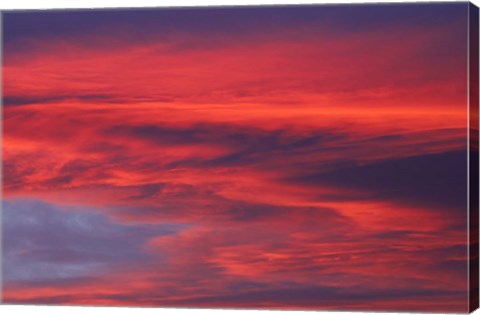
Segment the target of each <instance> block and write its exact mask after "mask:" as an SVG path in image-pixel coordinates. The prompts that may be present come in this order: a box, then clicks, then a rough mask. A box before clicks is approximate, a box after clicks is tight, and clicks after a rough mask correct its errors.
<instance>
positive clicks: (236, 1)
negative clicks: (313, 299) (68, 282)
mask: <svg viewBox="0 0 480 315" xmlns="http://www.w3.org/2000/svg"><path fill="white" fill-rule="evenodd" d="M379 1H380V0H360V1H359V0H320V1H315V0H306V1H305V0H296V1H295V0H290V1H288V0H244V1H242V0H223V1H220V0H176V1H175V0H163V1H162V0H62V1H58V0H0V10H5V9H48V8H102V7H105V8H106V7H112V8H114V7H117V8H118V7H155V6H156V7H158V6H199V5H258V4H309V3H367V2H371V3H372V2H379ZM440 1H441V0H440ZM440 1H439V0H436V1H435V2H440ZM389 2H426V1H411V0H407V1H399V0H390V1H389ZM442 2H448V0H447V1H442ZM472 2H473V3H475V4H476V5H477V6H480V0H474V1H472ZM125 285H128V283H126V284H125ZM160 313H161V314H162V315H207V314H209V315H210V314H211V315H262V314H263V315H277V314H278V315H280V314H283V315H300V314H303V315H306V314H312V311H288V312H285V311H244V310H218V309H217V310H210V309H166V308H161V309H160V308H112V307H108V308H106V307H64V306H10V305H9V306H7V305H2V306H0V314H1V315H4V314H5V315H9V314H18V315H22V314H38V315H43V314H48V315H57V314H62V315H64V314H68V315H85V314H87V315H89V314H91V315H99V314H102V315H103V314H106V315H133V314H135V315H136V314H139V315H149V314H160ZM322 313H323V314H328V315H340V314H343V315H352V314H359V313H358V312H357V313H352V312H322ZM475 313H476V314H480V312H478V311H477V312H475ZM363 314H365V315H369V314H376V315H382V314H389V313H363ZM411 314H415V313H411Z"/></svg>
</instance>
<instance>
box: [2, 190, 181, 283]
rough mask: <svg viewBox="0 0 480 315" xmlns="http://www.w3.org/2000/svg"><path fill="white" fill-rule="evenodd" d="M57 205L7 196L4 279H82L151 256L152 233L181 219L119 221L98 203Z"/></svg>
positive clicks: (173, 229)
mask: <svg viewBox="0 0 480 315" xmlns="http://www.w3.org/2000/svg"><path fill="white" fill-rule="evenodd" d="M78 208H79V207H73V206H72V207H63V208H61V207H58V206H56V205H53V204H49V203H45V202H42V201H39V200H33V199H13V200H4V201H3V210H2V212H3V222H2V224H3V231H4V237H3V239H4V247H3V253H4V255H3V263H4V267H3V272H4V274H3V280H4V281H5V284H6V286H7V287H8V286H9V285H11V284H12V283H13V284H19V283H31V284H32V285H35V283H37V284H38V283H43V284H44V283H50V282H52V281H53V282H56V281H63V280H69V279H70V280H72V279H73V280H79V279H80V280H81V279H82V278H85V279H90V277H92V276H95V275H98V274H100V273H102V272H106V271H108V270H112V269H115V268H118V267H119V266H122V265H128V264H130V263H132V262H135V261H136V262H138V261H142V260H146V259H149V255H147V254H145V253H144V252H142V250H141V248H142V246H143V243H145V242H146V241H147V240H148V239H149V238H150V237H153V236H157V237H160V236H165V235H172V234H175V233H177V232H178V231H179V230H180V229H181V226H180V225H173V224H156V225H148V224H145V225H135V224H119V223H114V222H112V221H110V220H108V219H107V218H106V217H105V216H103V215H101V214H99V213H98V212H96V211H95V210H94V209H89V208H82V207H80V209H78Z"/></svg>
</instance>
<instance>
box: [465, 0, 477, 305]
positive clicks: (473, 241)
mask: <svg viewBox="0 0 480 315" xmlns="http://www.w3.org/2000/svg"><path fill="white" fill-rule="evenodd" d="M478 13H479V11H478V7H476V6H475V5H474V4H473V3H469V7H468V36H469V38H468V163H467V164H468V227H467V228H468V278H469V279H468V310H469V312H470V313H471V312H473V311H475V310H476V309H478V307H479V286H478V280H479V241H478V237H479V233H478V225H479V222H478V221H479V215H478V211H479V152H478V150H479V143H478V141H479V119H478V112H479V97H478V89H479V87H478V84H479V80H478V75H479V17H478Z"/></svg>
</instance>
